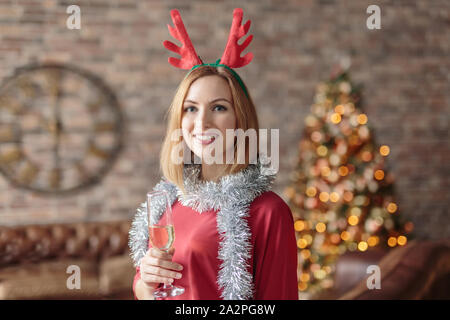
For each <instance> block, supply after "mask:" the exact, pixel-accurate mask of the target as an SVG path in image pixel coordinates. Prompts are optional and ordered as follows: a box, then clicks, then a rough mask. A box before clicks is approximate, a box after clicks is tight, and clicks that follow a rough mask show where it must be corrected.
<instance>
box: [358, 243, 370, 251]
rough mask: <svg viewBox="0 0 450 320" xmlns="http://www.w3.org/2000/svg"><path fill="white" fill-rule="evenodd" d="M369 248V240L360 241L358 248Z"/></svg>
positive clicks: (363, 249)
mask: <svg viewBox="0 0 450 320" xmlns="http://www.w3.org/2000/svg"><path fill="white" fill-rule="evenodd" d="M367 248H368V245H367V242H365V241H360V242H359V243H358V250H359V251H363V252H364V251H366V250H367Z"/></svg>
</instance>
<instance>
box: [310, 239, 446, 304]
mask: <svg viewBox="0 0 450 320" xmlns="http://www.w3.org/2000/svg"><path fill="white" fill-rule="evenodd" d="M370 265H377V266H378V267H379V270H380V280H381V281H380V287H381V288H380V289H376V288H374V289H369V288H368V285H367V279H368V278H369V277H370V276H371V275H372V273H371V272H369V273H368V270H367V268H368V267H369V266H370ZM315 298H316V299H341V300H381V299H387V300H391V299H395V300H403V299H405V300H406V299H407V300H410V299H421V300H427V299H450V239H442V240H433V241H431V240H429V241H420V240H415V241H411V242H409V243H408V244H407V245H406V246H404V247H397V248H394V249H391V250H386V251H385V250H381V249H375V250H369V251H367V252H348V253H345V254H344V255H342V256H341V257H340V258H339V260H338V262H337V264H336V272H335V285H334V287H333V289H332V290H329V291H328V292H325V293H322V294H321V295H320V296H317V297H315Z"/></svg>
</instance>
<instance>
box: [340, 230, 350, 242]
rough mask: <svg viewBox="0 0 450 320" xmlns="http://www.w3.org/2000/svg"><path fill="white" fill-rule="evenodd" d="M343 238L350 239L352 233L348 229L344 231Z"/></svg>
mask: <svg viewBox="0 0 450 320" xmlns="http://www.w3.org/2000/svg"><path fill="white" fill-rule="evenodd" d="M341 239H342V240H344V241H348V240H350V233H349V232H348V231H342V233H341Z"/></svg>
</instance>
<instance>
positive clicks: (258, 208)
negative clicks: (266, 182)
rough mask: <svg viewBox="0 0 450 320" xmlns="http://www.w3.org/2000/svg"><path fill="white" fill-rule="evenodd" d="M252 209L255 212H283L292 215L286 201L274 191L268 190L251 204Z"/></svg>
mask: <svg viewBox="0 0 450 320" xmlns="http://www.w3.org/2000/svg"><path fill="white" fill-rule="evenodd" d="M250 211H252V213H253V214H258V213H261V212H263V213H265V214H271V213H277V214H278V213H280V212H282V214H283V213H284V214H289V215H292V213H291V209H290V208H289V206H288V205H287V204H286V202H285V201H284V200H283V199H282V198H281V197H280V196H279V195H278V194H276V193H275V192H273V191H266V192H264V193H262V194H260V195H259V196H258V197H256V198H255V199H254V200H253V202H252V204H251V205H250Z"/></svg>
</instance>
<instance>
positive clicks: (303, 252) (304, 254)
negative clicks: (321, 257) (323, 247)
mask: <svg viewBox="0 0 450 320" xmlns="http://www.w3.org/2000/svg"><path fill="white" fill-rule="evenodd" d="M300 254H301V256H302V258H303V259H305V260H306V259H308V258H309V257H310V256H311V251H309V250H308V249H304V250H301V251H300Z"/></svg>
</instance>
